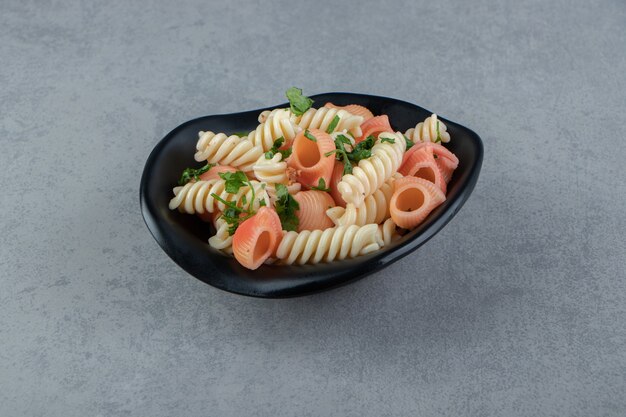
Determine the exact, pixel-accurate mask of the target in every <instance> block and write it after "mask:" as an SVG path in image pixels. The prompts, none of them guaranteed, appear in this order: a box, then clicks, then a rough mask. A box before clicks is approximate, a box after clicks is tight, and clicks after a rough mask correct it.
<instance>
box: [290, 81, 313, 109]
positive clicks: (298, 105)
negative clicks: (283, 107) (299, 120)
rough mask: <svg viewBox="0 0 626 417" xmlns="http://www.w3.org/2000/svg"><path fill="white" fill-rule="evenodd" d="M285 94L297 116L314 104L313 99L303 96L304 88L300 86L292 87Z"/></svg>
mask: <svg viewBox="0 0 626 417" xmlns="http://www.w3.org/2000/svg"><path fill="white" fill-rule="evenodd" d="M285 95H286V96H287V99H288V100H289V106H290V108H291V112H292V113H293V114H295V115H296V116H302V115H303V114H304V112H306V111H307V110H308V109H310V108H311V105H313V100H311V99H310V98H308V97H307V96H303V95H302V90H301V89H299V88H296V87H291V88H290V89H288V90H287V92H286V93H285Z"/></svg>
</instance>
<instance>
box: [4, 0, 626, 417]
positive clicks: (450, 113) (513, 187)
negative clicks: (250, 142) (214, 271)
mask: <svg viewBox="0 0 626 417" xmlns="http://www.w3.org/2000/svg"><path fill="white" fill-rule="evenodd" d="M73 3H79V2H63V1H41V2H26V1H17V0H15V1H14V0H3V1H2V2H1V4H0V23H1V24H0V62H1V65H0V85H1V89H0V145H1V150H2V151H1V152H0V166H1V167H2V169H1V170H0V179H1V184H2V191H1V193H2V197H1V198H0V212H1V213H2V217H1V222H0V280H1V281H0V416H2V417H13V416H63V417H69V416H127V415H128V416H150V417H157V416H252V415H254V416H388V415H389V416H391V415H393V416H407V415H420V416H438V415H441V416H466V415H467V416H592V415H593V416H623V415H625V414H626V395H624V393H625V392H626V273H625V269H626V244H625V238H624V231H625V230H626V180H625V177H626V174H625V172H624V168H623V167H624V160H625V159H626V145H625V144H624V138H623V132H624V127H625V126H626V94H625V91H626V53H625V51H626V4H624V2H623V1H621V0H599V1H597V2H594V4H593V6H590V5H589V4H588V3H587V2H583V1H580V0H577V1H566V0H557V1H550V2H545V1H539V0H534V1H525V2H508V3H507V2H496V1H493V2H489V1H484V0H481V1H477V2H463V1H449V0H446V1H443V2H422V3H421V4H418V3H417V2H414V1H405V2H391V1H358V2H357V1H350V2H332V3H327V4H322V3H321V2H314V1H309V2H297V1H281V2H272V4H269V2H260V1H250V2H244V1H233V2H229V3H226V2H223V3H221V4H219V3H218V2H212V1H188V2H185V4H182V2H169V1H160V2H139V1H137V2H132V3H131V2H128V1H125V0H124V1H119V0H115V1H106V2H105V1H102V2H82V3H84V4H82V5H80V4H73ZM291 85H297V86H300V87H302V88H304V90H305V92H308V93H310V94H314V93H320V92H325V91H336V90H340V91H354V92H364V93H372V94H379V95H387V96H391V97H396V98H399V99H403V100H408V101H412V102H415V103H418V104H420V105H422V106H424V107H426V108H429V109H431V110H433V111H436V112H438V113H440V114H442V115H443V116H445V117H448V118H450V119H453V120H456V121H459V122H460V123H462V124H465V125H467V126H469V127H471V128H472V129H474V130H475V131H476V132H478V133H479V134H480V135H481V136H482V138H483V140H484V143H485V150H486V155H485V161H484V165H483V173H482V176H481V179H480V181H479V183H478V186H477V188H476V191H475V193H474V194H473V196H472V197H471V198H470V200H469V202H468V203H467V205H466V206H465V207H464V208H463V209H462V210H461V212H460V213H459V215H458V216H457V217H456V218H455V219H454V220H453V221H452V222H451V223H450V224H449V225H448V226H447V227H446V228H445V229H444V230H443V231H442V232H441V233H439V234H438V235H437V236H436V237H435V238H434V239H432V240H431V241H430V242H429V243H428V244H427V245H426V246H424V247H423V248H422V249H420V250H419V251H418V252H416V253H415V254H414V255H412V256H410V257H407V258H405V259H403V260H402V261H400V262H398V263H396V264H394V265H393V266H391V267H389V268H387V269H385V270H384V271H382V272H380V273H378V274H376V275H374V276H371V277H369V278H368V279H365V280H363V281H360V282H357V283H356V284H354V285H351V286H348V287H344V288H340V289H338V290H335V291H332V292H328V293H324V294H319V295H315V296H310V297H306V298H300V299H290V300H279V301H276V300H274V301H271V300H270V301H268V300H258V299H250V298H244V297H240V296H235V295H231V294H228V293H224V292H221V291H219V290H216V289H214V288H212V287H209V286H207V285H205V284H203V283H201V282H199V281H197V280H196V279H194V278H192V277H190V276H189V275H187V274H186V273H184V272H183V271H182V270H181V269H180V268H178V267H177V266H176V265H175V264H174V263H173V262H172V261H170V260H169V259H168V258H167V256H165V254H164V253H163V252H162V251H161V250H160V249H159V247H158V246H157V244H156V243H155V241H154V240H153V239H152V237H151V236H150V234H149V232H148V230H147V229H146V227H145V226H144V224H143V220H142V218H141V214H140V211H139V201H138V186H139V178H140V174H141V172H142V169H143V163H144V161H145V159H146V158H147V156H148V154H149V152H150V151H151V149H152V147H153V146H154V145H155V144H156V142H157V141H158V140H159V139H160V138H161V137H163V136H164V135H165V134H166V133H167V132H168V131H169V130H171V129H173V128H174V127H175V126H177V125H178V124H180V123H181V122H183V121H186V120H188V119H190V118H193V117H197V116H201V115H206V114H211V113H217V112H232V111H240V110H246V109H252V108H257V107H260V106H263V105H267V104H274V103H278V102H281V101H282V100H283V97H282V94H283V91H284V90H285V89H286V88H287V87H289V86H291Z"/></svg>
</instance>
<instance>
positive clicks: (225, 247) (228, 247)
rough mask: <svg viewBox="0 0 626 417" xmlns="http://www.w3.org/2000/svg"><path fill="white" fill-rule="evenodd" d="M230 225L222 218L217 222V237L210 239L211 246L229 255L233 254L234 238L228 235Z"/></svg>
mask: <svg viewBox="0 0 626 417" xmlns="http://www.w3.org/2000/svg"><path fill="white" fill-rule="evenodd" d="M228 227H229V226H228V223H226V220H224V219H223V218H222V217H218V218H217V219H216V220H215V230H216V233H215V235H213V236H211V237H210V238H209V246H211V247H212V248H214V249H217V250H220V251H222V252H224V253H227V254H229V255H230V254H232V253H233V247H232V246H233V237H232V236H231V235H230V234H229V233H228Z"/></svg>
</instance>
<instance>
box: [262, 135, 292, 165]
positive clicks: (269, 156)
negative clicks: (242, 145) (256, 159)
mask: <svg viewBox="0 0 626 417" xmlns="http://www.w3.org/2000/svg"><path fill="white" fill-rule="evenodd" d="M283 143H285V138H284V137H282V136H281V137H279V138H278V139H276V140H275V141H274V143H273V144H272V147H271V148H270V150H269V151H267V152H265V159H272V158H273V157H274V155H276V154H277V153H280V154H281V155H282V156H283V158H282V160H283V161H284V160H285V159H287V158H288V157H289V155H291V149H278V148H280V147H281V146H283Z"/></svg>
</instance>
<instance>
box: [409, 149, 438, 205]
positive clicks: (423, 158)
mask: <svg viewBox="0 0 626 417" xmlns="http://www.w3.org/2000/svg"><path fill="white" fill-rule="evenodd" d="M398 172H400V173H401V174H402V175H404V176H413V177H417V178H423V179H425V180H427V181H430V182H432V183H433V184H435V185H436V186H437V187H439V188H440V189H441V191H443V193H444V194H445V193H446V182H445V180H444V178H443V175H442V173H441V170H440V169H439V167H438V166H437V160H436V159H435V158H434V156H433V152H432V149H431V148H429V147H423V148H421V149H420V150H418V151H417V152H413V153H411V155H410V156H409V158H408V159H405V160H404V162H402V165H401V166H400V168H399V169H398Z"/></svg>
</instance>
